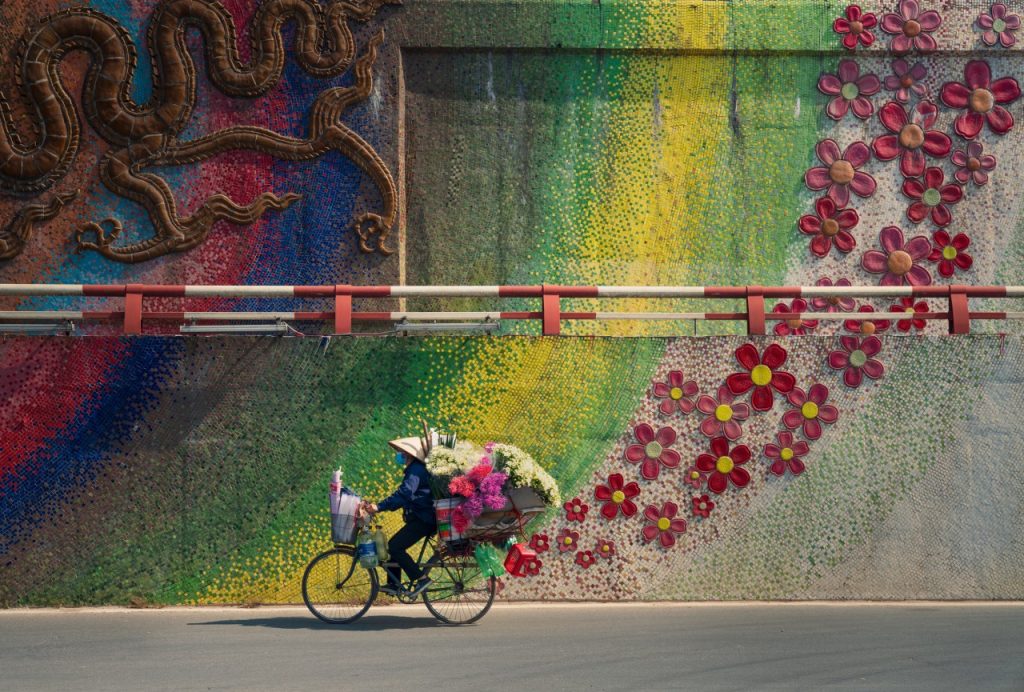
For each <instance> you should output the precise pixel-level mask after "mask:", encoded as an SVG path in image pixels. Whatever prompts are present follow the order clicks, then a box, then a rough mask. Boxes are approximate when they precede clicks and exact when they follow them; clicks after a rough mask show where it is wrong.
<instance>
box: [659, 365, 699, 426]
mask: <svg viewBox="0 0 1024 692" xmlns="http://www.w3.org/2000/svg"><path fill="white" fill-rule="evenodd" d="M698 391H700V390H699V389H698V388H697V383H696V382H694V381H693V380H686V379H685V378H684V377H683V371H682V370H673V371H672V372H670V373H669V374H668V383H665V382H655V383H654V396H655V397H657V398H658V399H662V401H661V403H660V404H658V410H659V411H661V412H662V413H664V414H665V415H666V416H668V415H671V414H673V413H675V412H676V411H682V412H683V413H690V411H692V410H693V399H692V398H691V397H695V396H697V392H698Z"/></svg>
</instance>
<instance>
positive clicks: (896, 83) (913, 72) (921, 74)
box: [883, 58, 928, 103]
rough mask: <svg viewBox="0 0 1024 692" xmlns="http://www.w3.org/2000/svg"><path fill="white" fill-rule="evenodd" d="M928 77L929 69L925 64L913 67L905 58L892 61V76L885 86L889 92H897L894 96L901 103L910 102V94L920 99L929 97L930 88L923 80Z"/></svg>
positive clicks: (915, 64)
mask: <svg viewBox="0 0 1024 692" xmlns="http://www.w3.org/2000/svg"><path fill="white" fill-rule="evenodd" d="M927 76H928V68H927V67H925V66H924V64H923V63H919V62H918V63H914V66H913V67H911V66H910V65H908V64H907V61H906V60H904V59H903V58H897V59H896V60H893V61H892V74H891V75H889V76H888V77H886V78H885V81H884V82H883V84H884V85H885V88H886V89H888V90H889V91H894V92H896V93H895V94H893V96H894V97H895V98H896V100H897V101H899V102H900V103H906V102H907V101H909V100H910V92H913V93H915V94H917V96H918V98H924V97H925V96H927V95H928V87H927V86H926V85H925V84H924V82H923V81H922V80H924V78H925V77H927Z"/></svg>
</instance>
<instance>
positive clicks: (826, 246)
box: [797, 197, 860, 257]
mask: <svg viewBox="0 0 1024 692" xmlns="http://www.w3.org/2000/svg"><path fill="white" fill-rule="evenodd" d="M814 211H815V213H814V214H805V215H803V216H801V217H800V220H799V221H798V222H797V227H798V228H799V229H800V232H801V233H804V234H806V235H810V236H814V237H813V238H811V245H810V247H811V253H812V254H814V255H816V256H818V257H824V256H825V255H827V254H828V253H829V250H831V249H832V244H833V243H835V246H836V249H837V250H839V252H849V251H850V250H852V249H853V248H854V247H856V246H857V241H856V240H854V238H853V236H852V235H851V234H850V231H851V230H852V229H853V228H854V227H855V226H856V225H857V224H858V223H860V215H859V214H857V210H856V209H838V208H837V207H836V203H835V202H833V201H832V200H831V198H829V197H822V198H820V199H819V200H818V201H817V202H815V203H814Z"/></svg>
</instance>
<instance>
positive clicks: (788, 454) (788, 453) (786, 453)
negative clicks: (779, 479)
mask: <svg viewBox="0 0 1024 692" xmlns="http://www.w3.org/2000/svg"><path fill="white" fill-rule="evenodd" d="M779 456H780V457H781V458H782V460H783V461H789V460H790V459H792V458H793V450H792V449H790V448H789V447H783V448H782V451H781V452H779Z"/></svg>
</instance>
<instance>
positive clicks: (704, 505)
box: [697, 502, 708, 509]
mask: <svg viewBox="0 0 1024 692" xmlns="http://www.w3.org/2000/svg"><path fill="white" fill-rule="evenodd" d="M697 508H698V509H707V508H708V503H707V502H701V503H700V504H699V505H697Z"/></svg>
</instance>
